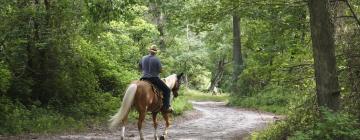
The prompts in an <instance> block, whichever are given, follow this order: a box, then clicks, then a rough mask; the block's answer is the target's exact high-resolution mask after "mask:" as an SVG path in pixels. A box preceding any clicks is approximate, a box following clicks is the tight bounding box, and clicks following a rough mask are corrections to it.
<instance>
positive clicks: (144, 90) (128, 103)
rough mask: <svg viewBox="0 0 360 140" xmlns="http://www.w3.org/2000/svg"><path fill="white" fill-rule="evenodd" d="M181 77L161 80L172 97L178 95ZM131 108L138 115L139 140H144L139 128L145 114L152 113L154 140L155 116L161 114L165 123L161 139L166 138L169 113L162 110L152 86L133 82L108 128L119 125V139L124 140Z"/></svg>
mask: <svg viewBox="0 0 360 140" xmlns="http://www.w3.org/2000/svg"><path fill="white" fill-rule="evenodd" d="M182 75H183V74H182V73H181V74H179V75H176V74H173V75H170V76H168V77H166V78H164V79H163V81H164V82H165V84H166V85H167V86H168V87H169V88H170V89H171V91H172V93H173V96H174V97H176V96H177V95H178V90H179V88H180V79H181V77H182ZM132 106H134V107H135V109H136V110H137V112H138V113H139V120H138V130H139V134H140V139H142V140H143V139H144V136H143V133H142V130H141V128H142V124H143V122H144V119H145V115H146V112H151V113H152V118H153V122H154V129H155V134H154V137H155V139H157V138H158V137H157V131H156V129H157V126H158V124H157V120H156V115H157V114H158V113H159V112H161V114H162V116H163V117H164V120H165V122H166V123H165V126H166V127H165V131H164V135H163V136H162V138H165V137H166V135H167V130H168V128H169V126H170V122H169V112H165V111H164V109H163V108H162V99H161V98H160V97H159V96H158V95H156V93H155V92H154V90H153V88H152V85H151V84H150V83H149V82H146V81H134V82H132V83H131V84H130V85H129V87H128V88H127V90H126V92H125V95H124V98H123V102H122V104H121V107H120V109H119V111H118V112H117V113H116V114H115V115H114V116H112V118H111V119H110V121H111V123H110V128H114V127H116V126H117V125H119V124H120V125H121V126H122V135H121V139H124V137H125V124H126V121H127V116H128V113H129V111H130V109H131V107H132Z"/></svg>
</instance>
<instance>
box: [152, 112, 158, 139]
mask: <svg viewBox="0 0 360 140" xmlns="http://www.w3.org/2000/svg"><path fill="white" fill-rule="evenodd" d="M156 116H157V113H152V119H153V123H154V138H155V140H157V139H158V136H157V127H158V123H157V119H156Z"/></svg>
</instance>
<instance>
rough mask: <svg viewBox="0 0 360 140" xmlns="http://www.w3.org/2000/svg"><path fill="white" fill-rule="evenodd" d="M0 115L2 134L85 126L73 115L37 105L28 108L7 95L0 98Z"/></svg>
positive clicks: (0, 130) (54, 130)
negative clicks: (66, 114) (62, 113)
mask: <svg viewBox="0 0 360 140" xmlns="http://www.w3.org/2000/svg"><path fill="white" fill-rule="evenodd" d="M0 117H1V119H0V134H19V133H22V132H32V133H38V132H59V131H63V130H66V129H69V128H71V130H74V129H81V128H83V124H82V123H81V122H77V121H75V120H74V119H73V118H71V117H65V116H63V115H61V114H59V113H56V112H54V111H50V110H47V109H44V108H38V107H35V106H32V107H31V109H27V108H25V106H23V105H22V104H21V103H19V102H13V101H11V100H10V99H9V98H7V97H5V96H1V98H0Z"/></svg>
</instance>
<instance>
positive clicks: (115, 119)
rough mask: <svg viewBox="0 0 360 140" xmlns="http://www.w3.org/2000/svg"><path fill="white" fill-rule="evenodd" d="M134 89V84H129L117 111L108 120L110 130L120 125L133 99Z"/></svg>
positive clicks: (135, 87) (135, 86)
mask: <svg viewBox="0 0 360 140" xmlns="http://www.w3.org/2000/svg"><path fill="white" fill-rule="evenodd" d="M136 89H137V85H136V84H131V85H129V87H128V88H127V90H126V92H125V95H124V98H123V101H122V104H121V107H120V109H119V111H118V112H117V113H116V114H115V115H114V116H112V117H111V119H110V120H109V121H110V128H111V129H113V128H115V127H116V126H117V125H118V124H119V123H121V122H122V121H123V119H124V118H125V117H126V115H127V114H128V112H129V111H130V108H131V106H132V104H133V101H134V98H135V92H136Z"/></svg>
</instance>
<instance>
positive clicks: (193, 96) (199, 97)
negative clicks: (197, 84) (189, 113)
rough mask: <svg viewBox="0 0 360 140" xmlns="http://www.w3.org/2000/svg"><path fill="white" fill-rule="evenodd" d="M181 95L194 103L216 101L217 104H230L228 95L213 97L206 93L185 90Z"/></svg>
mask: <svg viewBox="0 0 360 140" xmlns="http://www.w3.org/2000/svg"><path fill="white" fill-rule="evenodd" d="M181 93H183V96H185V97H186V98H187V100H190V101H191V100H193V101H216V102H228V98H229V96H228V94H227V93H223V94H222V95H211V93H204V92H200V91H197V90H191V89H184V90H183V91H182V92H181Z"/></svg>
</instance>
